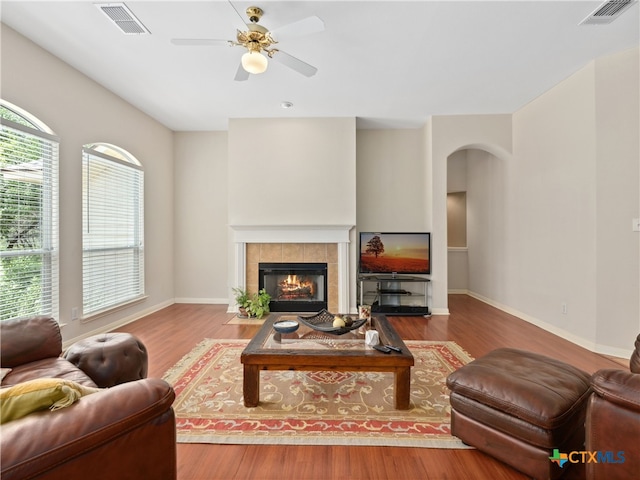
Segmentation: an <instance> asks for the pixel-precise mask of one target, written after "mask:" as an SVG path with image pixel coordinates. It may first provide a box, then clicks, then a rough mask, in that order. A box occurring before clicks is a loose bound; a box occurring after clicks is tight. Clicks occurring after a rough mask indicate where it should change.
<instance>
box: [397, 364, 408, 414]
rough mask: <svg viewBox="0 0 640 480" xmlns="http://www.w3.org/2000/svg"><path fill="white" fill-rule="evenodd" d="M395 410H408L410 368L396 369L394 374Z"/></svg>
mask: <svg viewBox="0 0 640 480" xmlns="http://www.w3.org/2000/svg"><path fill="white" fill-rule="evenodd" d="M394 378H395V403H396V410H409V404H410V403H411V402H410V398H409V397H410V393H411V367H401V368H398V369H396V371H395V374H394Z"/></svg>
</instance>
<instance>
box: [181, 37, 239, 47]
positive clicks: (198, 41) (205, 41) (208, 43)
mask: <svg viewBox="0 0 640 480" xmlns="http://www.w3.org/2000/svg"><path fill="white" fill-rule="evenodd" d="M171 43H173V44H174V45H178V46H181V47H182V46H202V47H230V46H233V44H232V43H231V42H230V41H229V40H218V39H214V38H172V39H171Z"/></svg>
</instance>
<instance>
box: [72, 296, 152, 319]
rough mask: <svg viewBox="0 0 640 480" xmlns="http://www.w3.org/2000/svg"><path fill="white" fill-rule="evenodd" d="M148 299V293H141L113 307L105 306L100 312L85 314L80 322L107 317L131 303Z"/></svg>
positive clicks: (134, 303)
mask: <svg viewBox="0 0 640 480" xmlns="http://www.w3.org/2000/svg"><path fill="white" fill-rule="evenodd" d="M146 299H147V295H141V296H139V297H136V298H134V299H132V300H129V301H127V302H124V303H119V304H118V305H114V306H113V307H109V308H105V309H104V310H100V311H98V312H93V313H91V314H89V315H87V316H83V317H82V318H80V323H83V324H84V323H91V322H93V321H94V320H97V319H99V318H102V317H106V316H107V315H111V314H112V313H115V312H118V311H120V310H124V309H125V308H127V307H130V306H131V305H136V304H138V303H141V302H143V301H144V300H146Z"/></svg>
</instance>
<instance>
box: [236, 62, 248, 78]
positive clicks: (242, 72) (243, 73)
mask: <svg viewBox="0 0 640 480" xmlns="http://www.w3.org/2000/svg"><path fill="white" fill-rule="evenodd" d="M233 79H234V80H235V81H236V82H244V81H246V80H249V72H247V71H246V70H245V69H244V68H243V67H242V63H240V64H239V65H238V70H237V71H236V76H235V77H234V78H233Z"/></svg>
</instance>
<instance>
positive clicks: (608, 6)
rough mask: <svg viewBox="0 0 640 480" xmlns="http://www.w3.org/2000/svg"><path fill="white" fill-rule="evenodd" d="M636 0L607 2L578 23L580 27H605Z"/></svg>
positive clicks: (609, 0)
mask: <svg viewBox="0 0 640 480" xmlns="http://www.w3.org/2000/svg"><path fill="white" fill-rule="evenodd" d="M636 1H637V0H608V1H606V2H604V3H603V4H602V5H600V6H599V7H598V8H596V9H595V10H594V11H593V12H591V14H590V15H589V16H588V17H587V18H585V19H584V20H582V21H581V22H580V25H606V24H608V23H611V22H613V21H614V20H615V19H616V18H618V17H619V16H620V15H622V13H623V12H624V11H625V10H626V9H627V8H629V7H630V6H631V5H633V4H634V3H636Z"/></svg>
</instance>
